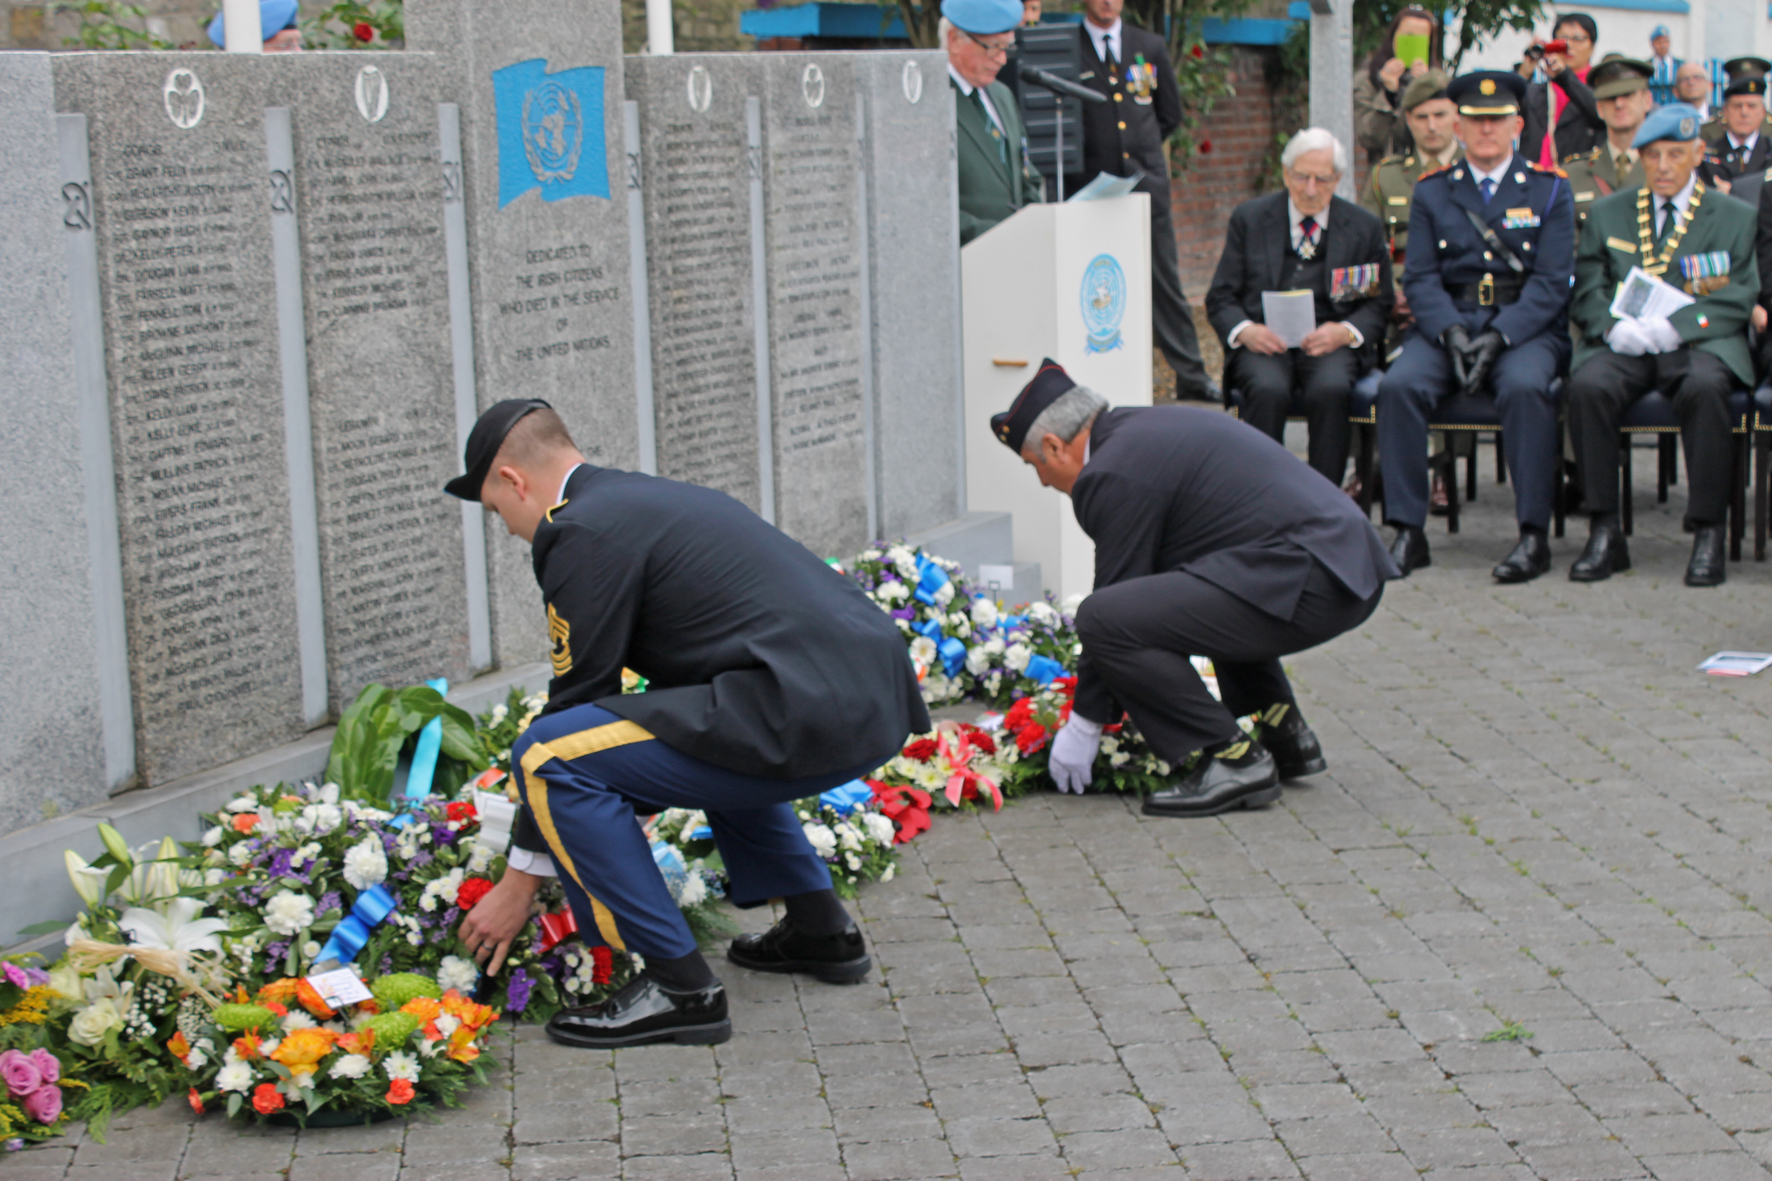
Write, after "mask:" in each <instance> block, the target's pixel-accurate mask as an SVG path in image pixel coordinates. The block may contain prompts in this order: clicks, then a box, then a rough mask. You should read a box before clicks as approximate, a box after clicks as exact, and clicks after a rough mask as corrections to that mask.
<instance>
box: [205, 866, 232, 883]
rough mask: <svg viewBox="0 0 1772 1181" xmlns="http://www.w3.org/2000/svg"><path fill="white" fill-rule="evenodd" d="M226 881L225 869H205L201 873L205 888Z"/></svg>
mask: <svg viewBox="0 0 1772 1181" xmlns="http://www.w3.org/2000/svg"><path fill="white" fill-rule="evenodd" d="M227 880H228V871H227V870H225V869H206V870H204V871H203V884H204V885H205V886H219V885H221V884H222V883H223V882H225V881H227Z"/></svg>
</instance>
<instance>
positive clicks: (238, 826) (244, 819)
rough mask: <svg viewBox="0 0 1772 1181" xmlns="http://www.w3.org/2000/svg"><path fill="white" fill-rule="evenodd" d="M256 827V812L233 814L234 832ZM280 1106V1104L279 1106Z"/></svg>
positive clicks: (250, 829) (249, 830) (246, 830)
mask: <svg viewBox="0 0 1772 1181" xmlns="http://www.w3.org/2000/svg"><path fill="white" fill-rule="evenodd" d="M257 827H258V813H257V812H236V813H235V814H234V831H235V832H251V831H252V830H253V829H255V828H257ZM279 1106H281V1104H279Z"/></svg>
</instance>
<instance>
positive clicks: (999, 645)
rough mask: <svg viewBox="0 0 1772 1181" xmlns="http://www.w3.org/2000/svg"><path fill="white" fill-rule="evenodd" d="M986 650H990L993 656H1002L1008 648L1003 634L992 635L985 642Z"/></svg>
mask: <svg viewBox="0 0 1772 1181" xmlns="http://www.w3.org/2000/svg"><path fill="white" fill-rule="evenodd" d="M984 650H985V651H986V652H989V653H990V654H991V655H992V656H1001V655H1003V653H1004V652H1005V651H1007V650H1008V649H1007V647H1006V645H1004V643H1003V639H1002V637H1001V636H992V637H991V638H990V639H988V640H986V641H985V642H984Z"/></svg>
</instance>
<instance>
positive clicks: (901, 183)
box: [853, 50, 966, 537]
mask: <svg viewBox="0 0 1772 1181" xmlns="http://www.w3.org/2000/svg"><path fill="white" fill-rule="evenodd" d="M853 58H854V62H855V70H856V79H857V84H858V85H859V87H860V88H861V94H862V111H863V135H862V141H861V158H862V173H863V177H864V179H865V182H866V197H867V215H868V224H867V244H868V268H867V269H868V280H869V282H868V306H869V311H870V320H871V340H872V345H873V347H872V349H871V354H872V355H871V357H870V358H869V363H870V364H871V365H872V367H873V402H874V407H875V409H874V432H873V441H874V464H873V466H874V473H875V477H874V478H875V483H876V491H875V496H876V498H877V501H878V504H879V534H880V535H881V536H883V537H901V536H904V535H905V534H907V533H914V532H916V531H918V530H921V529H928V528H930V527H931V526H934V525H937V524H941V523H943V522H946V521H950V520H953V519H954V518H956V517H958V516H959V515H960V513H961V511H962V496H963V492H964V489H965V486H966V482H965V447H964V445H963V441H962V439H961V438H960V431H961V424H962V416H963V413H964V398H963V397H962V385H961V376H960V374H961V368H960V246H959V243H960V229H959V201H958V195H957V192H956V185H957V176H956V172H955V162H954V90H953V87H951V86H949V85H948V82H947V55H946V54H945V53H943V52H941V51H939V50H936V51H930V50H909V51H897V50H888V51H881V52H870V53H857V54H854V55H853Z"/></svg>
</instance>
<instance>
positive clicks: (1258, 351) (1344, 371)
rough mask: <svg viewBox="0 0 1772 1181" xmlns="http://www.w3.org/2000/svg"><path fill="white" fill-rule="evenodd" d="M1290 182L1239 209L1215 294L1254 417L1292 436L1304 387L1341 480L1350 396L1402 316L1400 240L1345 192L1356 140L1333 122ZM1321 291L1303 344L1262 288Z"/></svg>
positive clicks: (1218, 318)
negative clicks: (1394, 269)
mask: <svg viewBox="0 0 1772 1181" xmlns="http://www.w3.org/2000/svg"><path fill="white" fill-rule="evenodd" d="M1280 164H1281V167H1282V168H1283V169H1284V172H1285V176H1286V190H1285V192H1281V193H1269V194H1268V195H1267V196H1265V197H1256V198H1255V199H1254V200H1252V201H1245V202H1243V204H1241V205H1239V206H1237V208H1236V210H1235V211H1234V212H1232V214H1231V222H1230V228H1229V229H1228V230H1227V231H1226V233H1225V239H1224V253H1223V254H1221V255H1220V256H1219V258H1218V271H1217V273H1215V274H1214V275H1213V276H1212V286H1211V288H1210V289H1208V291H1207V292H1206V315H1207V316H1208V317H1209V318H1210V319H1211V321H1212V327H1213V329H1214V331H1216V332H1217V333H1218V337H1219V339H1220V340H1222V341H1223V342H1224V355H1225V385H1227V386H1229V387H1230V388H1231V389H1233V390H1234V391H1236V394H1237V395H1239V397H1238V399H1237V400H1238V401H1240V403H1241V407H1242V411H1241V413H1242V418H1243V421H1244V422H1246V423H1248V424H1249V425H1251V426H1253V427H1255V428H1256V429H1257V430H1260V431H1262V432H1264V433H1265V434H1267V435H1269V436H1271V437H1272V438H1273V439H1275V440H1276V441H1282V442H1283V441H1284V435H1285V430H1286V416H1287V414H1289V413H1290V412H1291V407H1292V394H1293V391H1294V390H1297V391H1298V392H1299V395H1300V399H1301V401H1302V402H1303V403H1304V413H1305V416H1306V417H1307V418H1308V419H1309V420H1310V462H1311V466H1312V467H1314V468H1316V469H1317V470H1318V471H1320V472H1322V473H1323V474H1324V475H1325V476H1327V477H1328V478H1329V479H1330V480H1331V481H1333V482H1334V483H1335V484H1336V485H1337V486H1339V485H1340V484H1341V477H1342V474H1343V472H1344V470H1345V469H1346V468H1347V449H1348V421H1347V397H1348V393H1349V392H1350V391H1351V390H1352V389H1353V388H1354V382H1356V381H1358V380H1359V379H1360V377H1361V376H1363V375H1364V374H1365V373H1366V371H1367V370H1368V369H1371V368H1372V364H1373V357H1374V355H1375V354H1376V352H1377V350H1378V348H1379V347H1380V346H1381V345H1382V344H1383V343H1384V331H1385V324H1386V322H1387V320H1388V319H1389V317H1390V311H1391V305H1392V303H1393V302H1394V298H1395V297H1394V296H1393V295H1392V293H1391V266H1390V245H1389V242H1388V241H1387V239H1386V237H1385V232H1384V224H1383V223H1382V222H1380V221H1379V220H1378V219H1377V218H1376V217H1373V216H1372V215H1371V214H1370V213H1368V212H1366V211H1365V210H1364V209H1361V208H1360V207H1359V206H1358V205H1355V204H1353V203H1352V202H1351V201H1343V200H1342V199H1341V198H1340V197H1337V196H1336V195H1335V186H1336V185H1337V184H1338V183H1340V181H1341V176H1342V173H1344V172H1346V171H1347V149H1346V148H1344V147H1343V146H1342V145H1341V143H1340V142H1339V141H1338V140H1337V139H1336V138H1335V137H1334V136H1333V135H1331V134H1330V133H1329V132H1327V131H1325V130H1323V129H1322V128H1321V127H1307V128H1306V129H1305V130H1303V131H1301V132H1299V133H1298V134H1297V135H1295V136H1293V137H1292V142H1290V143H1288V144H1287V145H1286V150H1285V151H1284V152H1283V153H1282V154H1281V156H1280ZM1301 290H1302V291H1309V292H1311V293H1312V295H1313V296H1314V297H1315V311H1316V328H1315V330H1314V331H1312V332H1311V334H1310V335H1309V336H1307V337H1305V338H1304V340H1303V341H1301V342H1300V343H1298V344H1297V345H1296V346H1295V347H1290V348H1289V347H1287V343H1286V342H1285V341H1283V340H1281V339H1280V337H1279V336H1278V335H1277V334H1276V333H1275V332H1274V331H1273V330H1272V329H1270V328H1269V327H1268V326H1267V325H1266V323H1265V322H1264V321H1265V316H1264V315H1263V313H1262V300H1261V297H1262V293H1263V292H1267V291H1301Z"/></svg>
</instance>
